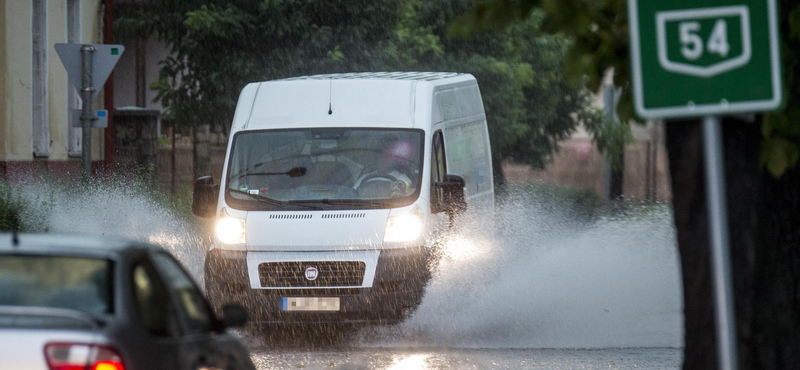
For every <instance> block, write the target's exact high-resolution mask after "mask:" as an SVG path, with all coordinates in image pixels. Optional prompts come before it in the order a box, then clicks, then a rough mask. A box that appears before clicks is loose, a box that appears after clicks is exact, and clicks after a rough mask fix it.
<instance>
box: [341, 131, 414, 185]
mask: <svg viewBox="0 0 800 370" xmlns="http://www.w3.org/2000/svg"><path fill="white" fill-rule="evenodd" d="M381 147H384V148H386V150H385V151H384V152H383V154H382V155H381V156H380V157H379V158H378V162H377V165H376V166H374V167H373V168H372V170H368V171H367V172H364V173H362V174H361V176H359V177H358V179H357V180H356V182H355V184H354V185H353V187H354V188H356V189H360V188H362V187H366V186H367V185H373V184H374V182H378V181H380V182H389V184H388V185H389V189H390V191H391V196H392V197H397V196H400V197H403V196H406V195H409V194H410V193H411V192H413V189H412V188H411V185H412V181H411V177H410V176H409V171H408V170H409V164H411V162H412V157H413V153H414V144H413V143H411V142H410V141H407V140H399V139H395V140H387V142H385V145H381ZM376 185H377V184H376Z"/></svg>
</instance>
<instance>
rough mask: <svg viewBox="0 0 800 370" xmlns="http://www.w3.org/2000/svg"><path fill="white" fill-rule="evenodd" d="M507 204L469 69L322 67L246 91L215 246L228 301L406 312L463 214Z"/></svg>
mask: <svg viewBox="0 0 800 370" xmlns="http://www.w3.org/2000/svg"><path fill="white" fill-rule="evenodd" d="M467 201H468V203H469V208H470V211H469V212H476V211H477V212H481V209H486V210H491V209H492V207H493V205H494V188H493V183H492V159H491V149H490V146H489V134H488V130H487V126H486V115H485V113H484V109H483V101H482V100H481V94H480V91H479V89H478V83H477V81H476V80H475V78H474V77H473V76H472V75H469V74H463V73H433V72H391V73H348V74H332V75H316V76H308V77H298V78H290V79H285V80H278V81H267V82H259V83H251V84H249V85H247V86H246V87H245V88H244V89H243V90H242V92H241V95H240V96H239V102H238V105H237V107H236V113H235V115H234V118H233V124H232V127H231V135H230V141H229V143H228V151H227V155H226V159H225V166H224V169H223V175H222V179H221V181H220V184H219V185H218V186H217V185H214V184H213V182H212V180H211V178H210V177H208V176H205V177H201V178H199V179H197V180H196V181H195V188H194V198H193V205H192V209H193V211H194V213H195V214H197V215H199V216H203V217H216V224H215V235H214V243H213V245H212V246H211V247H210V250H209V252H208V254H207V256H206V262H205V286H206V292H207V293H208V296H209V298H210V300H211V301H212V304H213V305H214V306H215V309H217V310H221V306H222V305H223V304H227V303H235V304H241V305H244V306H246V307H249V310H250V314H251V321H253V322H265V323H266V322H269V323H308V322H311V323H322V322H397V321H399V320H402V319H403V318H404V317H405V316H406V315H407V314H408V313H409V312H410V311H411V310H413V309H414V308H415V307H416V306H417V305H419V303H420V301H421V299H422V295H423V293H424V290H425V286H426V284H427V282H428V280H429V277H430V275H431V274H430V271H431V268H432V263H431V262H432V259H433V258H434V257H433V256H434V254H435V253H434V251H435V249H436V246H437V242H438V241H439V240H441V237H442V235H443V233H444V232H446V231H447V230H448V229H449V227H450V226H451V225H450V223H451V222H452V221H453V215H454V214H456V213H459V212H462V211H465V210H466V208H467V207H466V206H467Z"/></svg>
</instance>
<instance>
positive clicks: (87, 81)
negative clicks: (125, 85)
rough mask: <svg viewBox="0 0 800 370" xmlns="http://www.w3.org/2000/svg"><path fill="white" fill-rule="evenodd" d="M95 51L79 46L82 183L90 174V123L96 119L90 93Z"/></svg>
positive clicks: (92, 91)
mask: <svg viewBox="0 0 800 370" xmlns="http://www.w3.org/2000/svg"><path fill="white" fill-rule="evenodd" d="M95 51H97V49H95V48H94V47H92V45H83V46H81V65H82V67H83V68H82V69H83V71H82V72H83V73H81V100H82V101H83V106H82V107H81V108H82V109H81V129H82V130H83V132H82V133H83V135H82V136H83V139H82V141H81V142H82V144H81V173H82V175H83V180H84V181H88V180H89V178H90V177H91V174H92V122H93V121H94V120H96V119H97V118H95V116H94V114H92V100H93V99H92V93H94V92H95V90H96V89H95V88H94V87H92V57H93V54H94V52H95Z"/></svg>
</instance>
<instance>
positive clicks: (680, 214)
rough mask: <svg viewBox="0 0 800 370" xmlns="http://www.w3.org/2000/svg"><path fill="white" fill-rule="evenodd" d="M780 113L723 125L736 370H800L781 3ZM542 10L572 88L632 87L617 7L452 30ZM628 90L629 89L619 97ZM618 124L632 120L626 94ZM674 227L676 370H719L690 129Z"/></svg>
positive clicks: (505, 9) (797, 131)
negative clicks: (580, 80)
mask: <svg viewBox="0 0 800 370" xmlns="http://www.w3.org/2000/svg"><path fill="white" fill-rule="evenodd" d="M780 6H781V11H780V12H779V13H780V16H781V20H780V28H781V30H780V34H781V37H782V40H781V50H782V62H783V71H784V80H783V81H784V84H785V86H784V91H785V93H784V95H785V106H784V108H783V109H782V110H780V111H778V112H773V113H769V114H766V115H758V116H756V119H755V121H756V123H755V124H753V123H747V122H743V120H742V119H739V118H726V119H725V122H724V124H723V127H724V130H723V137H724V139H723V142H724V146H725V176H726V181H727V184H728V194H727V203H728V213H729V214H728V223H729V228H730V242H731V246H730V247H731V257H732V263H733V271H734V282H733V286H734V296H735V307H736V320H737V328H736V335H737V338H738V348H739V364H740V368H741V369H791V368H798V367H800V304H798V297H800V288H799V287H800V248H798V247H800V227H798V221H797V220H800V192H798V189H800V168H798V166H797V161H798V147H800V124H799V123H798V121H797V118H796V117H798V116H800V94H798V93H797V92H798V91H800V76H798V75H797V71H798V70H800V4H798V3H797V2H796V1H789V0H781V1H780ZM534 9H544V12H545V14H546V15H547V16H546V19H545V21H544V23H545V25H546V28H547V29H548V30H550V31H553V32H562V33H564V34H567V35H571V36H573V37H574V38H575V39H576V40H577V41H576V45H577V48H576V49H573V50H572V51H571V52H570V54H569V59H570V61H569V62H568V65H571V66H572V68H571V72H572V73H573V76H583V75H584V74H587V75H588V76H589V80H590V81H597V80H598V79H599V78H600V76H601V71H604V70H605V69H606V68H607V67H609V66H613V67H614V68H615V70H616V71H618V72H620V73H618V74H617V79H618V83H619V84H621V85H623V86H630V83H629V79H630V74H629V73H627V71H629V65H628V60H629V56H628V48H627V43H628V41H627V40H628V34H627V20H626V9H625V2H624V1H623V0H602V1H590V0H560V1H559V0H520V1H516V2H515V1H508V0H489V1H486V2H482V3H480V4H479V5H477V6H476V7H474V8H473V9H471V10H470V11H469V12H467V13H466V14H465V15H463V16H462V18H460V20H459V21H458V22H457V23H456V25H455V26H454V32H481V31H483V30H487V29H497V28H502V27H505V26H507V25H508V24H513V23H515V22H519V21H520V19H523V18H524V17H525V16H526V14H529V13H531V12H533V11H535V10H534ZM628 90H629V89H628ZM627 97H628V99H627V103H626V104H621V111H620V115H621V116H623V117H632V116H633V110H632V109H631V104H630V91H628V94H627ZM667 148H668V151H669V161H670V173H671V177H672V189H673V207H674V214H675V225H676V227H677V231H678V249H679V251H680V255H681V265H682V271H683V283H684V284H683V285H684V306H685V307H684V312H685V327H686V330H685V333H686V337H685V347H684V351H685V355H684V369H713V368H716V365H717V359H716V348H715V336H714V333H715V332H716V330H715V326H714V320H713V302H712V296H711V271H710V256H709V247H708V245H709V243H708V225H707V217H706V214H707V209H706V199H705V196H706V195H705V188H704V177H703V176H704V175H703V166H702V163H703V157H702V132H701V129H700V122H699V121H698V120H680V121H678V120H675V121H671V122H669V123H668V124H667Z"/></svg>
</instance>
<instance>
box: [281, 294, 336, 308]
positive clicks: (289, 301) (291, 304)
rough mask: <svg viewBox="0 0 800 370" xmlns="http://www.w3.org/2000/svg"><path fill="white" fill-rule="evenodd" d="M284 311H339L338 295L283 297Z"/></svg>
mask: <svg viewBox="0 0 800 370" xmlns="http://www.w3.org/2000/svg"><path fill="white" fill-rule="evenodd" d="M282 307H283V308H282V309H283V310H284V311H339V297H283V302H282Z"/></svg>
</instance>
